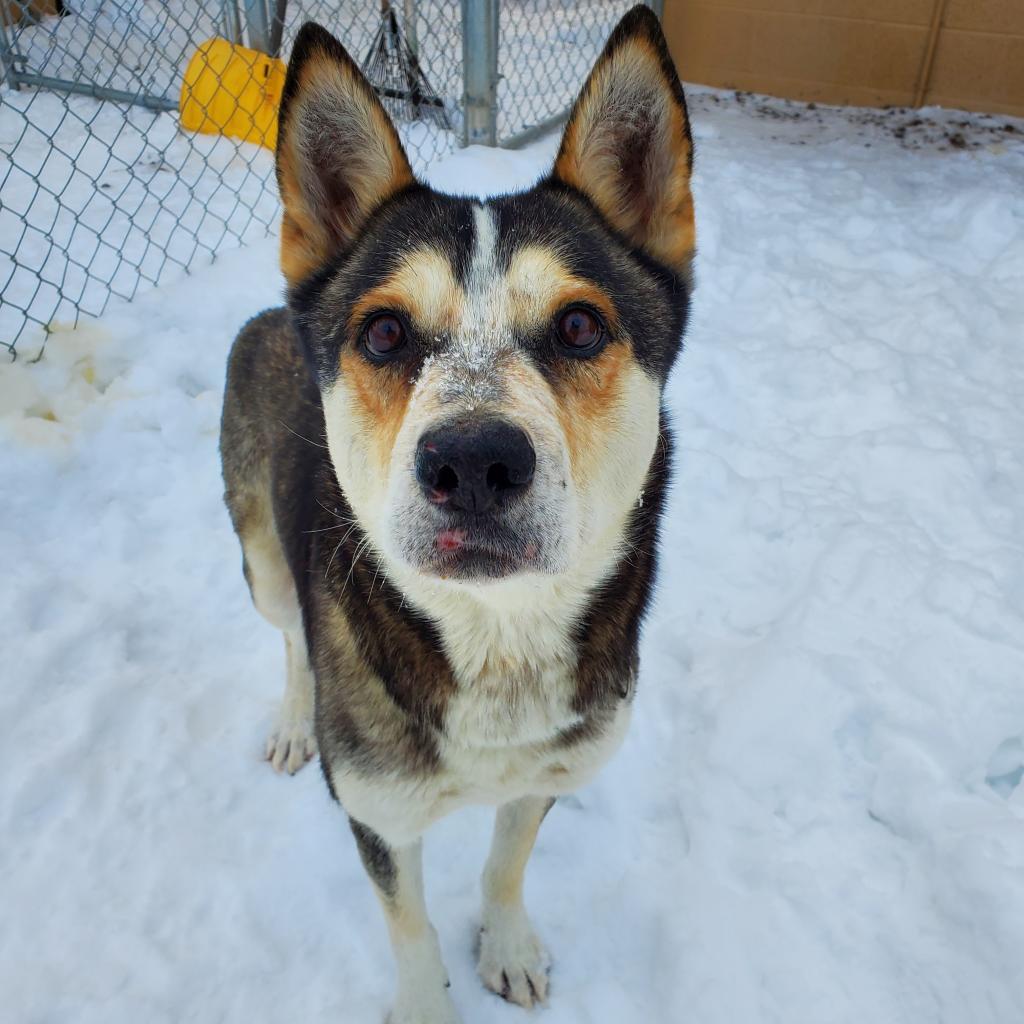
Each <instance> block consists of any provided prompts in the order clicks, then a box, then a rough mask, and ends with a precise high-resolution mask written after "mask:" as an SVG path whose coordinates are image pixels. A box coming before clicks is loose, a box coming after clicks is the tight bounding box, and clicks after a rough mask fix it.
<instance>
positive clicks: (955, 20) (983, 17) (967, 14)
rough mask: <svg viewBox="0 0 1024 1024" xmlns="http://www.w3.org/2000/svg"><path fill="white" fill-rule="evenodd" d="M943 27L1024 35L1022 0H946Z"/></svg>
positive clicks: (1023, 3) (1023, 7) (1023, 6)
mask: <svg viewBox="0 0 1024 1024" xmlns="http://www.w3.org/2000/svg"><path fill="white" fill-rule="evenodd" d="M942 24H943V27H944V28H946V29H953V30H967V31H971V32H993V33H996V34H998V35H1018V36H1024V2H1022V0H947V3H946V15H945V17H944V18H943V19H942Z"/></svg>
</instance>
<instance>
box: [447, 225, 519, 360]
mask: <svg viewBox="0 0 1024 1024" xmlns="http://www.w3.org/2000/svg"><path fill="white" fill-rule="evenodd" d="M473 224H474V227H475V232H474V234H475V237H474V240H473V258H472V260H471V262H470V265H469V275H468V279H467V281H466V305H465V310H464V314H463V320H462V323H461V324H460V330H459V332H458V333H459V339H458V340H459V341H460V342H461V343H462V344H463V345H464V346H465V345H469V346H471V347H474V348H480V349H486V350H491V351H494V350H496V349H499V348H501V347H502V346H503V345H504V344H505V343H506V342H507V341H508V337H509V323H508V318H509V313H510V310H509V308H508V302H507V301H506V291H507V289H506V287H505V282H504V281H503V280H501V279H500V277H499V273H498V259H497V249H498V226H497V224H495V222H494V211H493V210H492V209H491V208H490V207H488V206H476V207H474V208H473Z"/></svg>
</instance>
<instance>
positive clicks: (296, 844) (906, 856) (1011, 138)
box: [0, 93, 1024, 1024]
mask: <svg viewBox="0 0 1024 1024" xmlns="http://www.w3.org/2000/svg"><path fill="white" fill-rule="evenodd" d="M693 108H694V117H695V123H696V131H697V135H698V138H699V151H698V162H697V182H696V192H697V200H698V204H697V211H698V224H699V231H700V259H699V267H698V271H699V287H698V291H697V294H696V299H695V316H694V321H693V324H692V327H691V330H690V333H689V336H688V344H687V350H686V352H685V354H684V356H683V357H682V359H681V361H680V363H679V365H678V367H677V370H676V372H675V374H674V376H673V378H672V380H671V383H670V386H669V393H668V401H669V404H670V406H671V411H672V417H673V420H674V423H675V427H676V433H677V438H678V448H677V470H676V475H675V486H674V491H673V495H672V500H671V503H670V507H669V511H668V519H667V523H666V529H665V537H664V558H663V566H664V568H663V573H662V584H661V588H660V593H659V597H658V601H657V604H656V607H655V609H654V611H653V614H652V615H651V618H650V621H649V623H648V626H647V629H646V633H645V639H644V650H643V668H642V679H641V686H640V692H639V696H638V702H637V713H636V717H635V720H634V724H633V727H632V731H631V733H630V735H629V738H628V740H627V742H626V744H625V747H624V749H623V750H622V752H621V753H620V754H619V755H618V757H617V758H616V759H615V761H614V762H613V763H612V764H611V765H610V766H609V767H608V769H607V770H606V771H605V772H604V773H603V775H601V776H600V778H599V780H598V781H597V782H596V783H595V784H594V785H593V786H591V787H590V788H588V789H587V790H585V791H584V792H581V793H580V794H579V795H578V797H577V798H573V799H569V800H565V801H562V802H561V803H560V804H559V805H558V806H557V807H556V808H555V810H554V811H552V813H551V815H550V816H549V818H548V820H547V822H546V823H545V825H544V828H543V829H542V831H541V836H540V840H539V843H538V848H537V852H536V854H535V856H534V859H533V861H532V863H531V866H530V869H529V874H528V882H527V898H528V902H529V904H530V906H531V908H532V911H533V914H534V918H535V921H536V923H537V925H538V928H539V930H540V931H541V932H542V934H543V936H544V937H545V939H546V940H547V943H548V945H549V947H550V948H551V950H552V952H553V954H554V957H555V967H554V972H553V975H552V986H551V999H550V1005H549V1007H548V1008H547V1009H544V1010H542V1011H540V1012H539V1013H538V1014H537V1016H536V1019H537V1020H543V1021H548V1022H550V1024H584V1022H586V1024H633V1022H637V1024H639V1022H648V1021H666V1022H671V1024H676V1022H680V1024H684V1022H693V1024H762V1022H763V1024H769V1022H779V1024H833V1022H835V1024H847V1022H849V1024H868V1022H871V1024H924V1022H941V1024H1018V1022H1020V1021H1021V1020H1024V969H1022V966H1021V956H1022V952H1024V786H1022V785H1021V784H1020V783H1021V779H1022V774H1024V465H1022V459H1024V457H1022V450H1024V135H1022V134H1021V128H1022V125H1021V123H1020V122H1016V123H1014V122H1006V121H1005V119H984V118H975V117H960V116H959V115H935V116H934V117H925V118H923V119H921V118H918V117H917V115H912V114H892V115H880V114H876V113H867V112H836V111H830V110H824V109H819V110H807V109H806V108H799V107H795V106H788V105H785V104H763V103H761V102H759V101H757V100H756V99H755V98H752V97H741V98H740V99H739V100H737V99H736V98H733V97H729V96H726V95H723V94H713V93H701V94H698V95H697V96H696V97H695V99H694V102H693ZM915 121H918V122H919V123H913V122H915ZM553 147H554V142H553V141H547V142H545V143H543V144H541V145H539V146H537V147H535V148H533V149H532V150H530V151H527V152H524V153H502V152H491V151H483V150H474V151H468V152H459V153H456V154H454V155H452V156H451V157H449V158H448V159H447V160H446V161H445V162H444V163H443V164H440V165H438V166H437V167H435V169H434V171H433V178H434V180H435V181H436V182H437V183H439V184H441V185H444V186H447V187H449V188H452V189H466V190H477V189H479V188H488V189H495V190H497V189H502V188H508V187H511V186H513V185H515V184H523V183H528V182H529V181H530V180H531V179H532V178H534V177H535V176H536V175H537V174H538V173H540V171H541V170H542V169H543V167H544V166H545V164H546V162H547V161H548V160H549V159H550V157H551V154H552V152H553ZM280 294H281V281H280V278H279V276H278V272H277V270H276V267H275V246H274V242H273V241H272V240H269V241H266V242H261V243H260V244H258V245H255V246H253V247H251V248H248V249H245V250H242V251H239V252H237V253H234V254H230V255H228V256H226V257H224V258H223V259H221V260H220V261H218V263H217V264H216V265H215V266H214V267H213V268H211V269H210V270H209V271H206V272H203V273H198V274H195V275H194V276H192V277H191V278H188V279H185V280H182V281H180V282H179V283H176V284H174V285H172V286H168V287H164V288H162V289H160V290H156V291H152V292H150V293H148V294H146V295H145V296H143V297H141V298H140V299H139V300H137V301H136V302H135V303H134V304H132V305H120V306H117V307H116V308H115V307H112V308H111V309H110V310H109V311H108V312H107V314H106V315H105V316H104V317H103V319H102V320H100V321H99V322H91V323H87V324H83V326H82V327H81V328H80V329H79V330H78V331H76V332H61V333H58V334H56V335H54V336H52V337H51V338H50V341H49V343H48V347H47V353H46V358H45V359H44V361H43V362H42V363H40V364H38V365H35V366H31V365H28V364H27V362H26V361H22V362H19V363H16V364H13V365H3V366H0V565H2V576H0V651H2V652H3V653H2V656H0V723H2V725H0V729H2V738H0V836H2V839H0V908H2V909H0V993H2V996H0V1006H2V1009H0V1017H2V1019H3V1020H4V1021H11V1022H15V1024H23V1022H24V1024H29V1022H33V1024H34V1022H44V1021H45V1022H50V1021H74V1022H76V1024H78V1022H83V1024H84V1022H89V1024H91V1022H97V1024H100V1022H102V1024H122V1022H125V1024H127V1022H132V1024H135V1022H138V1021H146V1022H174V1024H179V1022H182V1021H199V1022H204V1024H205V1022H213V1021H217V1022H222V1021H223V1022H239V1024H241V1022H245V1024H248V1022H253V1021H277V1020H285V1019H287V1020H302V1021H309V1022H319V1021H323V1022H328V1021H330V1022H338V1021H343V1022H345V1024H362V1022H367V1024H379V1022H380V1020H381V1018H382V1016H383V1013H384V1010H385V1007H386V1006H387V1003H388V999H389V996H390V992H391V987H392V980H393V977H392V965H391V958H390V952H389V949H388V943H387V938H386V935H385V930H384V926H383V922H382V919H381V917H380V915H379V912H378V909H377V907H376V905H375V901H374V897H373V895H372V894H371V890H370V887H369V885H368V883H367V882H366V880H365V878H364V874H363V870H362V868H361V866H360V865H359V862H358V858H357V856H356V851H355V847H354V844H353V842H352V840H351V838H350V836H349V834H348V830H347V827H346V826H345V823H344V821H343V819H342V816H341V814H340V812H339V811H338V810H337V808H336V807H334V806H333V805H332V804H331V801H330V800H329V798H328V795H327V793H326V790H325V788H324V785H323V782H322V780H321V778H320V776H319V773H318V772H317V770H316V769H315V768H309V769H306V770H305V771H303V772H302V773H301V774H300V775H299V776H297V777H296V778H294V779H292V778H282V777H279V776H277V775H275V774H274V773H273V772H272V771H271V770H270V769H269V767H268V766H267V765H266V764H265V763H264V762H263V761H262V760H261V751H262V745H263V740H264V736H265V734H266V731H267V729H268V727H269V725H270V721H271V715H272V711H273V708H274V702H275V700H276V698H277V696H278V694H279V692H280V690H281V685H282V679H283V672H284V665H283V650H282V649H281V644H280V640H279V637H278V636H277V635H276V634H275V633H274V631H273V630H272V629H271V628H270V627H269V626H267V625H265V624H264V623H263V621H262V620H261V619H260V618H259V617H258V616H257V614H256V613H255V611H253V609H252V607H251V605H250V602H249V598H248V594H247V592H246V589H245V585H244V583H243V580H242V575H241V571H240V564H239V562H240V558H239V553H238V550H237V546H236V542H235V539H234V537H233V535H232V534H231V530H230V527H229V524H228V520H227V515H226V513H225V511H224V509H223V508H222V506H221V502H220V489H221V484H220V478H219V468H218V461H217V452H216V436H217V423H218V416H219V409H220V395H221V386H222V378H223V369H224V360H225V355H226V352H227V349H228V345H229V343H230V341H231V338H232V336H233V334H234V332H235V331H236V329H237V328H238V327H239V326H240V324H241V323H242V322H243V321H244V320H245V319H246V317H248V316H250V315H251V314H253V313H255V312H256V311H258V310H260V309H262V308H263V307H265V306H267V305H271V304H274V303H276V302H278V301H279V298H280ZM488 828H489V814H488V813H487V812H486V811H484V810H479V811H472V812H467V813H464V814H461V815H458V816H455V817H453V818H451V819H449V820H447V821H446V822H444V823H443V824H442V825H441V826H440V827H438V828H437V829H436V830H435V831H434V832H433V833H431V835H430V836H429V838H428V842H427V851H426V871H427V884H428V890H429V901H430V904H431V908H432V913H433V916H434V919H435V922H436V923H437V925H438V928H439V931H440V935H441V941H442V944H443V947H444V950H445V955H446V960H447V965H448V968H449V970H450V972H451V977H452V983H453V992H454V998H455V1001H456V1004H457V1005H458V1006H459V1007H460V1009H461V1011H462V1013H463V1015H464V1018H465V1020H466V1022H467V1024H488V1022H495V1024H498V1022H509V1024H511V1022H513V1021H517V1020H525V1019H526V1018H525V1017H524V1016H523V1011H521V1010H518V1009H516V1008H512V1007H509V1006H506V1005H505V1004H503V1003H501V1002H500V1001H499V1000H497V999H496V998H494V997H493V996H491V995H489V994H487V993H485V992H484V991H483V990H482V988H481V987H480V986H479V984H478V983H477V981H476V978H475V974H474V963H473V956H472V943H473V935H474V928H475V923H476V912H477V898H478V897H477V887H476V877H477V875H478V872H479V869H480V867H481V865H482V862H483V858H484V852H485V849H486V843H487V839H488Z"/></svg>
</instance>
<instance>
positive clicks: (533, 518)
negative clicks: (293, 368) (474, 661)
mask: <svg viewBox="0 0 1024 1024" xmlns="http://www.w3.org/2000/svg"><path fill="white" fill-rule="evenodd" d="M690 167H691V143H690V134H689V125H688V121H687V115H686V106H685V101H684V98H683V93H682V89H681V87H680V85H679V80H678V77H677V76H676V73H675V69H674V67H673V65H672V62H671V59H670V58H669V56H668V51H667V49H666V46H665V42H664V38H663V36H662V34H661V29H660V27H659V26H658V23H657V20H656V18H654V16H653V15H652V14H651V13H650V11H649V10H647V9H646V8H643V7H641V8H635V9H634V10H633V11H632V12H630V13H629V14H628V15H627V16H626V17H625V18H624V19H623V21H622V22H621V23H620V25H619V26H618V28H617V29H616V30H615V32H614V33H613V35H612V37H611V39H610V40H609V42H608V45H607V46H606V48H605V50H604V52H603V54H602V55H601V57H600V58H599V60H598V62H597V64H596V66H595V68H594V70H593V71H592V73H591V75H590V77H589V78H588V80H587V82H586V84H585V85H584V87H583V91H582V93H581V95H580V97H579V99H578V100H577V102H576V105H575V107H574V109H573V111H572V114H571V116H570V118H569V122H568V124H567V126H566V129H565V134H564V137H563V140H562V145H561V149H560V151H559V154H558V157H557V160H556V162H555V167H554V171H553V173H552V174H551V176H550V177H548V178H547V179H545V180H543V181H541V182H540V183H539V184H538V185H536V186H535V187H534V188H533V189H531V190H530V191H528V192H524V193H521V194H517V195H511V196H504V197H501V198H497V199H493V200H489V201H487V202H485V203H483V202H478V201H476V200H472V199H464V198H456V197H452V196H446V195H441V194H439V193H436V192H434V191H432V190H430V189H429V188H427V187H426V186H424V185H422V184H421V183H419V182H418V181H417V180H416V179H415V176H414V175H413V173H412V170H411V168H410V166H409V162H408V160H407V158H406V156H405V152H404V150H403V148H402V144H401V141H400V139H399V137H398V134H397V132H396V131H395V129H394V127H393V125H392V124H391V122H390V120H389V119H388V117H387V115H386V114H385V112H384V110H383V108H382V107H381V105H380V103H379V102H378V100H377V98H376V96H375V95H374V93H373V90H372V88H371V87H370V86H369V85H368V83H367V82H366V81H365V79H364V78H363V77H362V75H361V73H360V72H359V70H358V69H357V68H356V66H355V64H354V63H353V62H352V60H351V58H350V57H349V56H348V55H347V53H346V52H345V50H344V49H343V48H342V46H341V44H340V43H338V42H337V40H335V39H334V38H333V37H332V36H330V35H329V34H328V33H326V32H325V31H324V30H323V29H320V28H318V27H317V26H314V25H307V26H306V27H305V28H304V29H303V30H302V31H301V32H300V34H299V37H298V40H297V41H296V45H295V48H294V51H293V55H292V59H291V63H290V65H289V69H288V78H287V83H286V86H285V91H284V98H283V101H282V107H281V116H280V131H279V142H278V152H277V173H278V181H279V185H280V189H281V195H282V199H283V202H284V217H283V223H282V241H281V247H282V267H283V269H284V272H285V276H286V278H287V280H288V283H289V304H290V307H291V309H292V313H293V318H294V320H295V323H296V325H297V327H298V329H299V333H300V336H301V338H302V341H303V345H304V346H305V351H306V356H307V359H308V361H309V363H310V365H311V367H312V368H313V371H314V373H315V374H316V378H317V382H318V384H319V387H320V391H321V395H322V398H323V405H324V414H325V420H326V425H327V439H328V446H329V448H330V453H331V458H332V460H333V462H334V466H335V470H336V472H337V475H338V479H339V482H340V484H341V486H342V487H343V489H344V491H345V494H346V496H347V498H348V500H349V502H350V503H351V506H352V509H353V511H354V513H355V515H356V516H357V518H358V520H359V523H360V525H361V527H362V528H363V529H364V530H365V532H366V534H367V535H368V537H369V538H370V541H371V542H372V543H373V544H374V546H375V547H376V548H377V550H378V552H379V553H380V554H382V555H384V556H385V557H386V558H388V559H389V561H391V562H392V563H393V564H396V565H399V566H404V567H405V568H407V569H410V570H412V571H414V572H415V573H420V574H426V575H428V576H431V577H435V578H436V577H440V578H446V579H452V580H456V581H458V580H463V581H464V580H481V579H496V578H504V577H508V576H513V575H521V574H528V573H540V574H546V575H551V574H560V573H563V572H566V571H567V570H568V569H569V567H570V566H571V565H572V564H573V563H574V561H575V560H576V559H577V558H578V557H579V555H580V554H581V553H582V552H584V551H594V550H598V551H606V552H608V553H609V554H612V553H616V552H618V550H619V549H620V547H621V545H622V543H623V536H624V528H625V524H626V522H627V518H628V515H629V511H630V509H631V508H632V507H633V506H635V505H636V503H637V501H638V499H639V498H640V493H641V490H642V488H643V485H644V480H645V478H646V476H647V472H648V468H649V466H650V463H651V459H652V457H653V455H654V452H655V448H656V445H657V443H658V437H659V420H660V404H661V389H662V387H663V385H664V381H665V378H666V376H667V374H668V371H669V369H670V367H671V365H672V362H673V360H674V358H675V355H676V353H677V351H678V349H679V345H680V339H681V336H682V331H683V327H684V325H685V318H686V312H687V302H688V295H689V280H690V264H691V260H692V256H693V248H694V224H693V206H692V200H691V196H690Z"/></svg>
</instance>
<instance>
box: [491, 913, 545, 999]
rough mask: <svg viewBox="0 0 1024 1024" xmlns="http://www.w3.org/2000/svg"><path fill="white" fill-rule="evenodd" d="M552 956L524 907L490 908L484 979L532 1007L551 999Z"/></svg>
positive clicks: (500, 992) (497, 990) (495, 989)
mask: <svg viewBox="0 0 1024 1024" xmlns="http://www.w3.org/2000/svg"><path fill="white" fill-rule="evenodd" d="M550 969H551V957H550V956H549V955H548V951H547V950H546V949H545V948H544V944H543V943H542V942H541V941H540V939H539V938H537V934H536V932H534V930H533V928H532V927H531V926H530V921H529V918H527V916H526V913H525V912H524V911H523V910H522V909H521V908H513V909H507V908H500V909H499V908H495V907H492V908H489V909H488V910H486V911H485V912H484V926H483V928H482V929H481V931H480V959H479V961H478V962H477V973H478V974H479V975H480V980H481V981H482V982H483V983H484V985H485V986H486V987H487V988H489V989H490V990H491V991H492V992H495V993H497V994H498V995H499V996H501V997H502V999H507V1000H508V1001H509V1002H510V1003H516V1004H518V1005H519V1006H523V1007H525V1008H526V1009H528V1010H529V1009H531V1008H532V1007H533V1006H534V1005H535V1004H537V1003H543V1002H546V1001H547V997H548V971H549V970H550Z"/></svg>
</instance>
